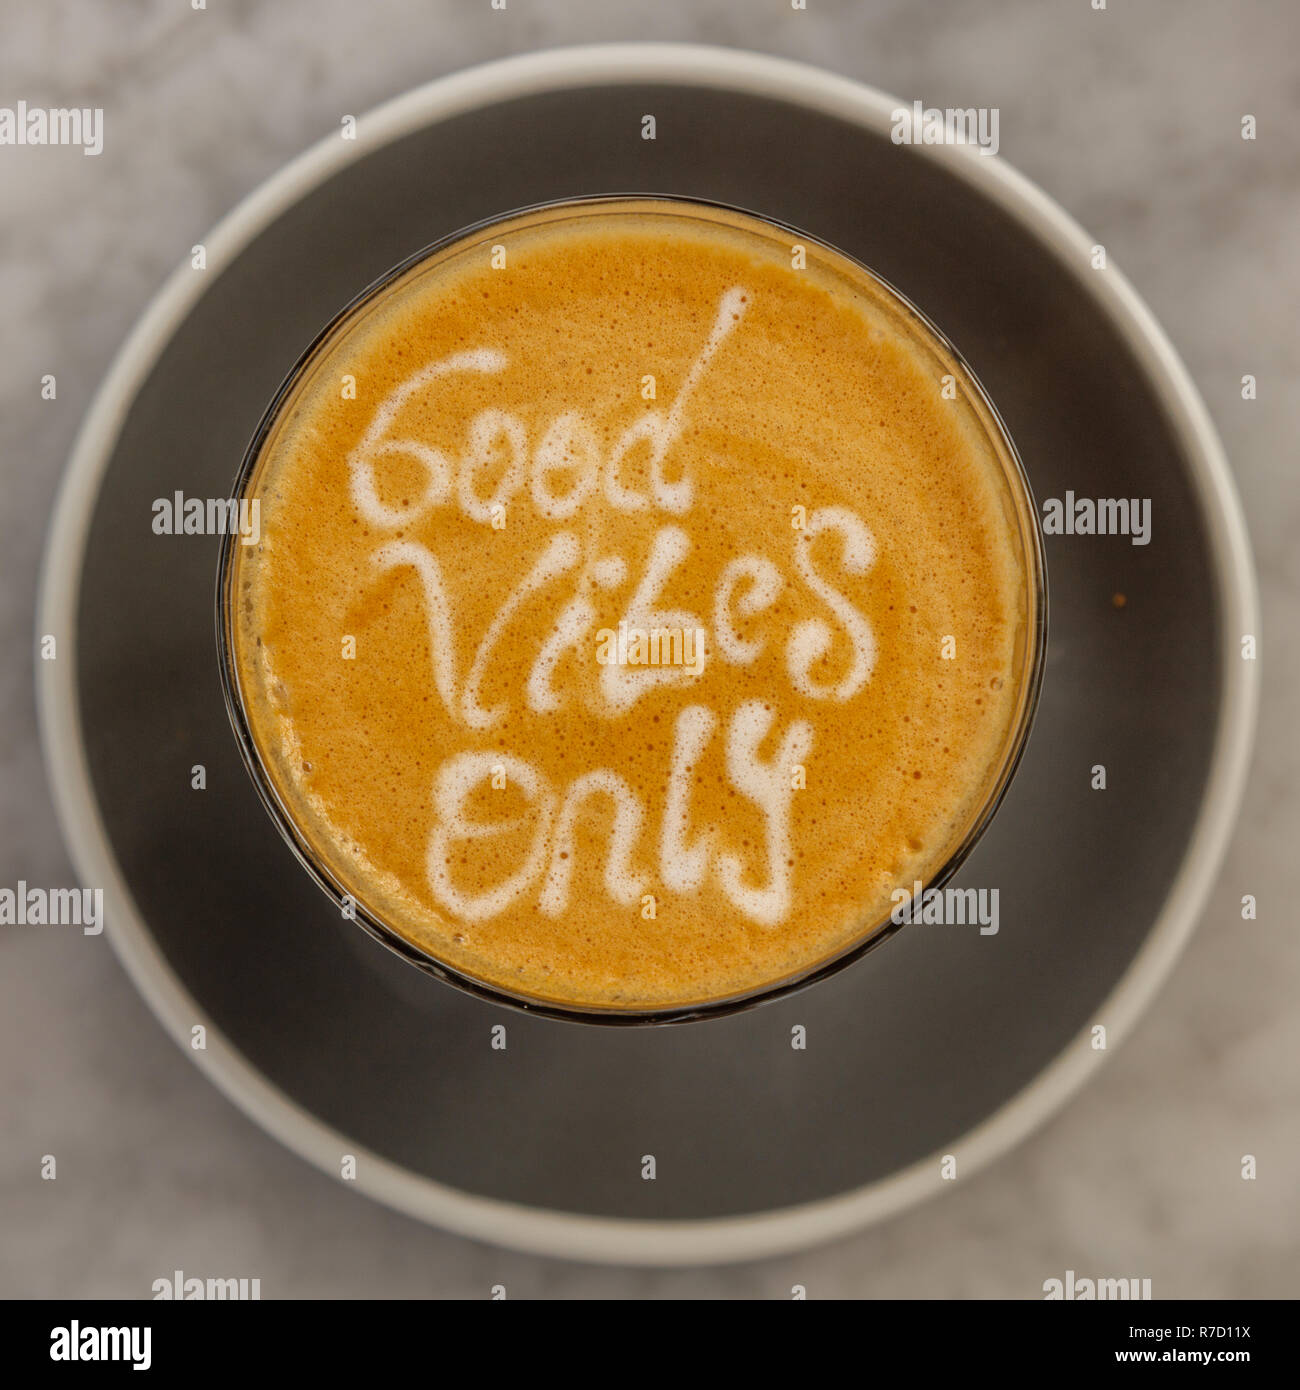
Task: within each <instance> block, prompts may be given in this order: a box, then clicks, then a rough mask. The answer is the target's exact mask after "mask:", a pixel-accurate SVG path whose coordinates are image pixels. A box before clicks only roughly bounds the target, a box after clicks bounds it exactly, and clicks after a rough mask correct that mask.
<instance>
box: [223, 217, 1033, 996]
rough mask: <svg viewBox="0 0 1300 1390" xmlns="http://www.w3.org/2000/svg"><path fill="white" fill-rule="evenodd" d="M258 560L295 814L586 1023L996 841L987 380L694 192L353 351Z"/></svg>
mask: <svg viewBox="0 0 1300 1390" xmlns="http://www.w3.org/2000/svg"><path fill="white" fill-rule="evenodd" d="M243 495H244V496H245V497H246V498H255V499H257V500H258V502H259V503H260V515H261V534H260V539H259V541H258V543H257V544H256V545H252V546H241V545H232V546H231V548H230V551H229V553H228V557H227V562H228V568H227V573H226V583H227V586H228V588H227V594H228V598H229V603H228V609H227V616H226V635H227V642H228V646H229V650H230V665H231V670H232V672H233V679H234V684H235V686H236V687H237V691H238V702H239V705H240V709H241V715H242V718H243V719H244V720H245V721H246V723H247V728H248V732H249V734H250V735H251V743H252V745H253V747H254V749H255V753H256V758H257V761H258V763H259V765H260V768H261V771H262V775H263V776H264V778H265V780H266V782H267V783H268V784H269V786H270V788H271V789H272V790H273V793H274V798H275V800H276V801H277V802H278V803H279V806H280V808H281V811H282V813H283V815H284V816H285V817H286V818H287V820H288V821H289V823H290V824H291V827H292V831H293V834H294V836H295V838H296V839H297V840H298V841H299V843H300V845H301V846H302V847H303V848H304V849H305V851H306V853H307V854H308V856H309V857H310V858H311V859H312V860H314V861H315V862H316V863H317V864H318V865H320V866H321V867H322V868H323V870H324V871H325V873H326V874H327V875H328V877H329V878H330V880H331V881H332V882H333V883H334V884H335V885H337V887H338V889H339V891H340V893H344V894H347V895H348V897H347V899H345V903H344V906H345V910H347V908H348V905H349V903H350V902H351V901H352V900H355V902H356V903H357V904H358V905H359V907H360V910H361V911H362V913H364V914H366V915H368V916H370V917H371V918H373V919H375V920H376V921H377V922H379V923H381V924H382V925H383V927H384V928H386V929H387V930H388V931H389V932H391V933H393V934H395V935H396V936H398V937H400V938H401V939H403V940H404V941H405V942H407V943H409V945H410V946H412V947H414V948H415V949H416V950H417V951H418V952H420V953H423V954H424V955H427V956H429V957H431V958H433V959H434V960H436V961H437V962H440V963H441V964H443V965H445V966H447V967H450V969H451V970H453V971H455V972H457V973H458V974H460V975H462V976H466V977H469V978H470V979H471V980H473V981H475V982H478V983H480V984H483V985H487V986H489V987H491V988H493V989H495V990H498V991H501V992H503V993H505V994H507V995H509V996H512V997H515V998H518V999H521V1000H524V1001H529V1000H531V1001H536V1002H539V1003H544V1004H547V1005H550V1006H553V1007H559V1008H572V1009H575V1010H610V1011H655V1010H671V1009H677V1008H684V1007H687V1006H691V1005H699V1004H707V1003H710V1002H713V1001H719V1000H725V999H730V998H734V997H736V996H744V995H747V994H750V993H754V992H761V991H762V990H764V989H766V988H768V987H771V986H775V985H776V984H778V983H780V982H784V981H787V980H789V979H792V978H795V977H798V976H801V975H803V974H806V973H808V972H810V971H811V970H813V969H815V968H816V967H817V966H818V965H820V964H821V963H823V962H826V961H828V960H830V959H832V958H834V957H835V956H837V955H839V954H840V953H842V952H844V951H845V950H846V949H848V948H849V947H851V946H852V945H854V944H855V943H856V942H858V941H859V940H861V939H862V938H863V936H864V935H865V934H867V933H870V932H871V931H873V930H874V929H876V928H878V927H879V925H880V924H882V923H883V922H885V921H887V919H888V917H889V913H890V909H891V906H892V903H891V894H892V893H893V891H894V890H895V889H896V888H897V887H899V886H900V885H902V886H905V887H907V888H909V889H910V888H911V886H912V885H913V883H914V882H917V881H921V882H929V881H931V879H932V878H933V877H934V876H935V875H936V873H937V872H938V871H939V870H940V869H941V868H942V866H943V865H944V864H945V863H946V862H947V861H948V860H949V859H950V857H951V856H952V855H953V853H954V851H955V850H956V848H957V847H958V846H959V845H960V844H962V842H963V841H964V840H965V839H966V838H967V837H968V836H969V834H970V832H971V829H972V827H973V826H974V824H975V823H976V822H977V821H978V820H979V819H980V817H981V815H982V814H983V812H984V810H985V809H986V807H987V805H988V803H989V800H990V797H991V796H992V795H993V794H994V792H995V791H996V790H997V788H998V787H999V786H1000V784H1001V782H1002V780H1003V779H1004V777H1005V775H1006V773H1007V768H1008V762H1009V760H1011V759H1012V757H1013V755H1014V752H1015V748H1016V744H1017V740H1018V738H1019V737H1020V736H1021V735H1022V733H1023V727H1024V722H1025V710H1026V701H1027V688H1028V686H1029V684H1030V683H1031V682H1030V680H1029V674H1030V671H1031V667H1032V665H1033V662H1034V660H1035V658H1036V655H1037V647H1036V644H1037V642H1038V640H1039V639H1038V636H1037V633H1036V627H1035V612H1036V608H1035V605H1036V602H1037V575H1036V569H1035V564H1034V558H1033V553H1032V539H1031V537H1032V532H1031V531H1030V530H1028V529H1027V525H1028V523H1027V521H1026V518H1027V517H1028V515H1029V509H1028V508H1027V507H1026V505H1025V499H1024V494H1023V490H1022V487H1021V483H1020V480H1019V473H1018V470H1017V468H1016V466H1015V462H1014V457H1013V456H1012V455H1011V454H1010V452H1009V450H1008V448H1007V446H1006V444H1005V441H1004V440H1003V438H1002V436H1001V434H1000V432H999V431H998V429H997V428H996V423H995V422H994V420H993V418H992V416H991V414H990V412H989V410H988V408H987V407H986V406H985V405H984V403H983V399H982V397H981V396H980V394H979V393H978V389H977V388H976V387H974V385H973V383H972V382H971V380H970V378H969V376H968V375H967V373H966V372H965V370H964V368H963V367H962V366H961V364H960V363H958V362H957V361H956V360H955V358H953V357H952V356H951V354H949V353H948V352H947V351H946V350H945V349H944V348H943V346H942V345H941V344H940V343H939V342H938V340H937V339H936V338H935V337H934V336H933V335H932V334H931V333H930V332H929V331H928V329H927V328H926V326H925V325H924V324H923V323H922V322H921V321H920V320H919V319H918V317H917V316H916V315H915V314H913V313H912V312H911V311H910V310H909V309H908V307H907V306H906V305H904V304H903V303H902V302H901V301H900V300H899V299H898V298H897V297H896V296H894V295H893V294H891V293H890V292H889V291H888V290H887V289H886V288H885V287H884V286H882V285H881V284H880V283H879V282H878V281H876V280H875V279H874V278H873V277H872V276H870V275H869V274H868V273H867V272H865V271H864V270H862V268H860V267H859V266H857V265H856V264H855V263H853V262H851V261H849V260H848V259H847V258H845V257H842V256H840V255H839V254H838V253H836V252H833V251H831V250H830V249H829V248H826V247H824V246H822V245H820V244H818V243H816V242H811V241H807V240H801V239H800V238H799V237H798V236H797V235H796V234H794V233H790V232H787V231H786V230H784V229H781V228H778V227H775V226H772V225H770V224H768V223H765V222H762V221H760V220H758V219H755V218H751V217H748V216H745V215H742V214H738V213H732V212H729V211H723V210H719V209H713V208H709V207H704V206H701V205H696V204H689V203H684V202H674V201H670V200H627V201H612V200H610V201H605V200H596V201H592V202H587V203H579V204H569V205H556V206H555V207H553V208H549V209H542V210H537V211H534V212H531V213H524V214H519V215H517V216H515V217H512V218H508V219H505V220H503V221H499V222H496V223H494V224H491V225H490V226H488V227H487V228H486V229H483V230H480V231H477V232H471V233H469V234H467V235H466V236H464V237H463V238H462V239H461V240H459V241H457V242H454V243H453V244H450V245H446V246H443V247H442V248H440V249H437V250H435V251H434V252H433V253H431V254H430V255H428V256H427V257H425V258H423V259H421V260H419V261H417V262H416V263H415V264H413V265H412V266H410V267H409V268H407V269H405V270H403V271H401V272H399V273H398V274H396V275H395V276H394V277H393V278H391V279H390V280H389V281H388V282H386V283H385V284H384V285H383V286H382V287H381V288H380V289H378V290H377V291H375V292H373V293H372V294H370V295H369V296H368V297H366V298H365V299H364V300H363V301H362V302H361V303H360V304H359V305H358V306H357V307H355V308H354V309H353V310H351V311H350V312H349V313H347V314H346V315H344V316H343V317H342V318H341V319H340V320H339V321H338V322H337V323H336V324H335V325H334V327H333V328H332V329H331V330H330V331H329V332H328V333H327V334H326V335H325V337H324V338H323V340H322V342H321V343H320V344H319V345H318V346H317V348H316V349H315V350H314V352H313V353H312V354H311V356H310V358H309V359H308V361H307V363H306V364H305V365H304V367H303V369H302V370H301V371H300V372H299V373H298V375H297V376H296V378H295V380H294V381H293V383H292V384H291V386H290V387H289V389H288V390H287V392H286V393H285V394H284V395H283V398H282V399H281V401H280V403H279V405H278V408H277V410H276V413H275V415H274V418H273V419H272V420H271V422H270V424H269V427H268V428H267V429H266V430H265V431H264V432H263V434H262V436H261V438H260V442H259V445H258V447H257V450H256V452H255V455H254V458H253V460H252V463H251V466H250V468H249V470H248V472H247V476H246V478H245V480H244V488H243Z"/></svg>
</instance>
